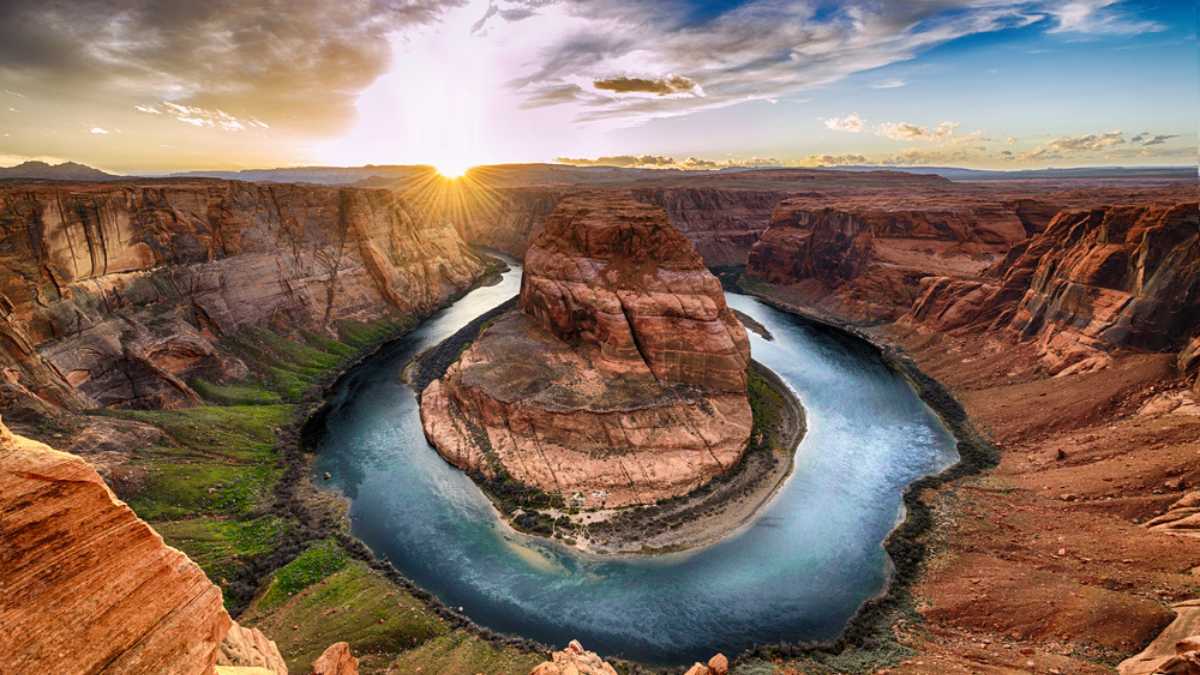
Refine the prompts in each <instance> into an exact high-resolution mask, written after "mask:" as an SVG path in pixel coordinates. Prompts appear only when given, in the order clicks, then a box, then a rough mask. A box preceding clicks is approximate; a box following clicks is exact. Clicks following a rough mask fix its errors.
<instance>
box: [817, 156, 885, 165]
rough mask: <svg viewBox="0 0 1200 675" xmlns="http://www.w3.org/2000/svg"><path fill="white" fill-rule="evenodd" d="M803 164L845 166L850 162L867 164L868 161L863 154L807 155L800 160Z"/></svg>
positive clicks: (850, 163)
mask: <svg viewBox="0 0 1200 675" xmlns="http://www.w3.org/2000/svg"><path fill="white" fill-rule="evenodd" d="M802 163H803V164H816V165H819V166H847V165H852V164H868V163H870V162H869V160H867V158H866V156H864V155H855V154H844V155H809V156H808V157H806V158H805V159H804V161H803V162H802Z"/></svg>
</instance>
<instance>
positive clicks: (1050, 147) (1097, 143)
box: [1021, 129, 1127, 160]
mask: <svg viewBox="0 0 1200 675" xmlns="http://www.w3.org/2000/svg"><path fill="white" fill-rule="evenodd" d="M1126 142H1127V141H1126V140H1125V134H1124V133H1123V132H1121V130H1119V129H1118V130H1115V131H1106V132H1103V133H1098V134H1086V135H1083V136H1061V137H1059V138H1055V139H1052V140H1051V141H1049V142H1047V143H1045V144H1043V145H1040V146H1038V147H1036V148H1034V149H1033V150H1030V151H1029V152H1026V153H1024V154H1022V155H1021V159H1024V160H1047V159H1064V158H1066V157H1070V156H1076V155H1086V154H1095V153H1099V152H1102V151H1105V150H1108V149H1110V148H1113V147H1115V146H1118V145H1124V144H1125V143H1126Z"/></svg>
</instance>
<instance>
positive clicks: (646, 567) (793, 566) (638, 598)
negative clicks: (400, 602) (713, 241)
mask: <svg viewBox="0 0 1200 675" xmlns="http://www.w3.org/2000/svg"><path fill="white" fill-rule="evenodd" d="M520 278H521V270H520V268H519V267H517V266H514V267H513V269H512V270H510V271H509V272H507V273H505V274H504V277H503V280H502V281H501V282H500V283H499V284H497V285H495V286H490V287H486V288H480V289H477V290H475V291H473V292H471V293H470V294H468V295H467V296H465V297H464V298H462V299H461V300H459V301H458V302H456V303H455V304H454V305H453V306H451V307H448V308H447V309H445V310H443V311H442V312H440V313H438V314H436V315H435V316H433V317H432V318H430V319H429V320H428V321H426V322H425V323H424V324H422V325H421V326H420V327H419V328H418V329H416V330H415V331H413V332H412V333H410V334H409V335H408V336H406V337H404V338H403V339H401V340H398V341H397V342H395V343H392V344H391V345H389V346H388V347H387V348H385V349H384V350H382V351H380V352H379V353H378V354H377V355H376V356H374V357H372V358H371V359H369V360H367V361H365V362H364V363H363V364H361V365H359V366H358V367H356V368H355V369H353V370H352V371H350V372H349V373H347V375H346V376H345V377H344V378H342V380H341V381H340V383H339V384H338V386H337V388H336V390H335V391H334V392H333V393H332V395H331V400H330V412H329V415H328V417H327V419H326V429H325V434H324V437H323V439H322V441H321V443H320V447H319V453H320V454H319V456H318V460H317V462H316V467H315V470H316V472H317V474H318V475H320V474H322V473H324V472H326V471H328V472H329V473H330V474H331V475H332V479H331V480H330V481H329V482H328V483H326V484H332V486H333V489H336V490H340V491H341V492H342V493H344V494H345V495H346V496H347V497H348V498H349V499H350V501H351V507H350V517H351V521H352V529H353V532H354V534H355V535H356V536H358V537H359V538H361V539H362V540H363V541H364V542H365V543H366V544H367V545H368V546H370V547H371V548H372V550H374V551H375V552H376V554H377V555H379V556H381V557H385V558H387V559H388V560H390V561H391V563H392V564H393V565H395V566H396V568H397V569H398V570H399V571H400V572H401V573H402V574H404V575H405V576H407V577H408V578H409V579H411V580H412V581H414V582H415V583H416V584H418V585H420V586H421V587H423V588H425V589H427V590H428V591H430V592H432V593H434V594H435V595H437V596H438V597H439V598H440V599H441V600H442V601H443V602H444V603H446V604H447V605H449V606H452V607H456V608H457V607H462V608H463V612H464V613H465V614H466V615H467V616H469V617H471V619H472V620H474V621H475V622H476V623H478V624H480V625H483V626H487V627H489V628H491V629H494V630H497V631H501V632H505V633H510V634H514V635H520V636H524V637H528V638H532V639H535V640H539V641H541V642H545V643H547V644H551V645H556V646H562V645H564V644H565V643H566V642H567V641H568V640H570V639H573V638H575V639H579V640H580V641H581V642H582V643H583V644H584V645H585V646H587V648H588V649H592V650H595V651H597V652H600V653H602V654H606V655H612V656H623V657H625V658H629V659H633V660H638V661H644V662H651V663H662V664H671V663H683V662H690V661H691V660H693V659H707V658H708V657H709V656H711V655H712V653H713V652H715V651H718V650H720V651H724V652H725V653H727V654H730V655H732V654H735V653H737V652H739V651H741V650H742V649H745V648H747V647H750V646H753V645H755V644H766V643H772V642H780V641H787V642H797V641H811V640H825V639H832V638H835V637H836V636H837V635H838V634H839V633H840V632H841V631H842V629H843V628H844V627H845V625H846V623H847V621H848V620H849V619H850V618H851V617H852V616H853V615H854V613H855V611H856V610H857V609H858V607H859V606H860V605H861V604H862V603H863V601H865V600H867V599H868V598H870V597H872V596H874V595H876V594H877V593H879V592H880V591H881V590H882V589H883V588H884V586H885V584H886V581H887V577H888V574H889V569H890V563H889V560H888V558H887V555H886V553H885V552H884V550H883V548H882V546H881V543H882V542H883V540H884V538H885V537H886V536H887V534H888V532H889V531H890V530H891V529H892V527H893V526H894V525H895V524H896V522H897V518H899V517H900V512H901V498H902V493H903V492H904V489H905V487H906V486H907V485H908V484H909V483H910V482H912V481H914V480H916V479H918V478H920V477H921V476H924V475H927V474H930V473H935V472H938V471H940V470H941V469H943V468H945V467H946V466H949V465H950V464H952V463H953V462H954V461H955V460H956V459H957V453H956V451H955V444H954V439H953V437H952V436H951V435H950V434H949V433H948V432H947V431H946V430H945V429H944V428H943V427H942V425H941V423H940V422H939V420H938V419H937V417H936V415H934V414H933V412H932V411H930V410H929V409H928V408H927V407H926V406H925V404H924V403H922V402H921V400H920V399H919V398H918V397H917V395H916V394H915V393H914V392H913V390H912V389H911V388H910V387H909V386H908V384H907V383H906V382H905V381H904V380H903V378H901V377H900V376H898V375H896V374H895V373H893V372H892V371H891V370H890V369H889V368H888V367H887V366H885V365H884V364H883V363H882V361H880V359H879V358H878V356H877V355H876V354H875V353H874V351H873V350H871V349H869V348H868V347H867V346H866V345H864V344H862V343H860V342H857V341H856V340H854V339H853V338H848V337H845V336H843V335H841V334H838V333H835V332H832V331H829V330H827V329H824V328H821V327H819V326H816V325H813V324H810V323H808V322H806V321H804V320H801V319H797V318H795V317H792V316H790V315H788V314H785V313H783V312H780V311H778V310H775V309H773V308H771V307H768V306H766V305H763V304H761V303H759V302H758V301H756V300H754V299H753V298H751V297H748V296H742V295H736V294H730V295H729V296H728V300H729V304H730V305H731V306H733V307H734V308H736V309H738V310H741V311H742V312H745V313H746V314H748V315H750V316H752V317H753V318H754V319H756V320H757V321H759V322H760V323H761V324H763V325H764V326H765V327H766V328H767V330H768V331H770V333H771V334H772V335H773V336H774V340H772V341H767V340H764V339H763V338H761V337H759V336H758V335H755V334H753V333H751V334H750V340H751V349H752V353H753V355H754V358H755V359H757V360H758V361H760V362H762V363H763V364H765V365H767V366H768V367H770V368H771V369H772V370H774V371H775V372H776V373H778V374H779V376H780V377H781V378H783V380H784V381H785V382H787V383H788V384H789V385H790V386H791V387H792V388H793V389H794V390H795V392H796V393H797V394H798V396H799V398H800V400H801V402H802V403H803V404H804V408H805V413H806V416H807V423H808V431H807V434H806V435H805V436H804V439H803V441H802V442H801V444H800V447H799V449H798V450H797V454H796V461H795V467H794V470H793V473H792V475H791V477H790V478H788V480H787V482H786V483H785V484H784V486H783V487H782V488H781V489H780V491H779V493H778V494H777V495H776V497H775V498H774V499H773V500H772V501H771V502H770V504H768V505H767V506H766V507H765V508H764V510H763V511H762V512H761V513H760V514H759V516H758V517H757V518H756V519H755V520H754V521H753V522H752V523H751V524H750V525H749V526H748V527H746V528H744V529H743V530H742V531H740V532H738V533H736V534H734V535H733V536H731V537H729V538H726V539H724V540H723V541H721V542H719V543H717V544H715V545H712V546H710V547H707V548H703V549H699V550H696V551H690V552H686V553H680V554H672V555H666V556H656V557H643V558H592V557H588V556H585V555H583V554H580V553H578V552H576V551H573V550H567V549H565V548H562V547H559V546H557V545H554V544H552V543H548V542H545V541H542V540H537V539H532V538H529V537H525V536H523V535H520V534H517V533H514V532H513V531H512V530H510V529H509V528H508V527H506V526H504V525H502V524H501V523H500V521H499V519H498V517H497V516H496V514H495V513H494V511H493V510H492V507H491V504H490V503H489V501H488V499H487V498H486V497H485V496H484V495H483V494H482V493H481V492H480V491H479V489H478V488H476V486H475V485H474V483H472V482H471V480H470V479H469V478H467V477H466V476H465V475H464V474H462V473H461V472H459V471H458V470H456V469H455V468H453V467H452V466H450V465H449V464H447V463H445V462H444V461H443V460H442V459H441V457H439V456H438V455H437V453H436V452H435V451H434V450H433V449H432V448H431V447H430V446H429V445H428V443H427V442H426V440H425V437H424V434H423V433H422V431H421V422H420V418H419V412H418V407H417V396H416V394H415V393H414V392H413V391H412V389H411V388H409V387H408V386H407V385H406V384H404V383H403V382H402V381H401V379H400V373H401V370H402V369H403V367H404V365H405V364H406V363H407V362H408V361H409V359H411V358H412V357H413V356H415V355H416V354H419V353H420V352H422V351H424V350H425V349H428V348H429V347H432V346H434V345H436V344H437V343H438V342H440V341H441V340H443V339H445V338H446V337H449V336H450V335H452V334H453V333H454V332H455V331H457V330H458V329H459V328H461V327H462V326H464V325H465V324H467V323H468V322H470V321H471V320H472V319H474V318H475V317H476V316H478V315H479V314H481V313H483V312H485V311H487V310H489V309H491V308H492V307H494V306H496V305H498V304H500V303H501V302H503V301H505V300H507V299H508V298H510V297H512V296H513V295H514V294H516V293H517V291H518V289H519V286H520ZM318 482H320V481H318Z"/></svg>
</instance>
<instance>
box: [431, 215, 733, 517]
mask: <svg viewBox="0 0 1200 675" xmlns="http://www.w3.org/2000/svg"><path fill="white" fill-rule="evenodd" d="M524 274H525V276H524V279H523V280H522V287H521V298H520V305H519V310H517V311H514V312H510V313H508V314H505V315H502V316H501V317H500V318H498V319H497V320H496V321H495V322H493V323H492V324H491V325H490V326H488V327H487V328H486V329H485V330H484V331H483V333H482V334H481V335H480V336H479V338H478V339H477V340H476V341H475V342H474V343H473V344H472V345H471V347H470V348H468V349H467V350H466V351H465V352H464V353H463V354H462V356H461V357H460V359H459V360H458V361H457V362H456V363H454V364H453V365H451V366H450V367H449V368H448V369H447V371H446V373H445V375H444V377H443V378H442V379H441V380H439V381H434V382H433V383H431V384H430V385H429V386H428V387H427V388H426V389H425V391H424V393H423V395H422V399H421V417H422V422H423V424H424V427H425V432H426V435H427V436H428V437H429V439H430V440H431V442H432V443H433V444H434V446H435V447H436V448H437V449H438V451H439V452H440V453H441V454H442V456H443V457H445V458H446V459H447V460H448V461H450V462H451V463H453V464H455V465H456V466H458V467H460V468H462V469H464V470H466V471H469V472H472V473H478V474H482V475H483V476H484V477H486V478H500V477H504V476H509V477H511V478H513V479H515V480H516V481H518V482H519V483H522V484H525V485H530V486H534V487H537V488H539V489H540V490H542V491H545V492H548V493H552V494H557V495H561V496H562V497H563V498H566V499H568V500H571V501H572V502H573V503H576V504H578V505H581V506H585V507H599V506H609V507H614V506H625V505H630V504H645V503H651V502H654V501H655V500H658V499H661V498H664V497H672V496H677V495H681V494H685V493H687V492H690V491H691V490H693V489H695V488H696V487H698V486H700V485H702V484H703V483H705V482H707V481H708V480H710V479H711V478H713V477H714V476H716V475H718V474H720V473H722V472H723V471H725V470H727V469H729V468H731V467H732V466H733V465H734V464H735V463H736V462H737V460H738V459H739V458H740V457H741V454H742V452H743V451H744V449H745V446H746V442H747V440H748V438H749V433H750V425H751V419H750V408H749V404H748V403H747V399H746V368H747V366H748V364H749V341H748V339H747V337H746V333H745V329H744V328H742V326H741V324H740V323H739V322H738V320H737V318H736V317H735V316H734V315H733V313H732V312H731V311H730V309H729V308H728V307H727V306H726V304H725V298H724V294H723V293H722V291H721V287H720V284H719V282H718V281H717V280H716V278H714V277H713V276H712V275H711V274H710V273H709V272H708V271H707V270H706V269H705V268H704V263H703V261H702V260H701V259H700V257H699V255H698V254H697V253H696V251H695V249H694V248H693V247H692V246H691V245H690V243H689V242H688V241H687V239H686V238H684V237H683V236H682V235H681V234H679V232H677V231H676V230H674V229H672V228H671V227H670V225H668V224H667V222H666V218H665V214H664V213H663V212H662V210H661V209H656V208H654V207H652V206H649V205H647V204H644V203H640V202H637V201H634V200H632V199H630V198H629V197H628V196H627V195H612V194H606V195H595V194H591V195H582V196H577V197H572V198H570V199H567V200H564V201H563V202H562V203H561V204H560V205H559V208H558V209H557V210H556V211H555V213H554V214H553V215H552V217H551V218H549V219H548V220H547V222H546V225H545V229H544V230H543V231H542V233H541V234H540V235H538V238H537V239H536V240H535V242H534V244H533V246H531V247H530V250H529V252H528V253H527V254H526V257H525V270H524Z"/></svg>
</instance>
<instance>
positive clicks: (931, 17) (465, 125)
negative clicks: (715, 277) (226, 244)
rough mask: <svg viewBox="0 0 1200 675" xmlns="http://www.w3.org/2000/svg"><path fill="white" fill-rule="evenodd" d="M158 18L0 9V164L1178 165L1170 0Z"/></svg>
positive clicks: (541, 5) (480, 6)
mask: <svg viewBox="0 0 1200 675" xmlns="http://www.w3.org/2000/svg"><path fill="white" fill-rule="evenodd" d="M170 7H171V11H163V9H162V5H161V4H157V3H155V2H154V0H89V1H88V2H79V3H71V2H62V3H45V2H42V1H40V0H8V1H7V2H5V3H2V4H0V165H3V164H11V163H15V162H16V161H20V160H22V159H29V158H39V159H49V160H58V159H73V160H77V161H84V162H88V163H91V164H93V165H97V166H101V167H103V168H109V169H112V170H117V171H136V170H172V169H185V168H241V167H254V166H259V167H261V166H278V165H295V164H313V163H321V164H362V163H368V162H370V163H416V162H420V163H442V164H446V165H450V164H455V165H471V164H481V163H495V162H516V161H553V160H556V159H562V160H564V161H572V162H575V163H584V164H587V163H604V164H616V165H624V166H689V167H698V168H703V167H708V168H713V167H719V166H727V165H754V164H788V165H839V164H862V163H876V164H927V165H928V164H936V165H946V164H949V165H958V166H973V167H994V168H1028V167H1041V166H1079V165H1111V164H1125V165H1147V164H1192V163H1195V161H1196V155H1197V151H1196V148H1197V137H1196V132H1197V114H1196V113H1197V110H1198V109H1200V65H1198V64H1200V59H1198V52H1197V45H1196V16H1195V9H1194V3H1191V2H1186V1H1176V2H1167V1H1164V0H1053V1H1052V0H913V1H910V2H899V1H895V0H891V1H888V2H883V1H882V0H847V1H845V2H828V1H825V0H721V1H719V2H693V1H684V0H660V1H658V2H641V1H635V0H375V1H373V2H361V3H360V2H355V3H328V2H322V1H321V0H295V1H293V2H285V1H284V0H262V1H260V2H252V1H249V0H212V1H211V2H206V3H181V4H178V5H174V4H173V5H171V6H170ZM284 8H286V11H283V10H284Z"/></svg>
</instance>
